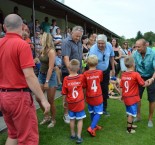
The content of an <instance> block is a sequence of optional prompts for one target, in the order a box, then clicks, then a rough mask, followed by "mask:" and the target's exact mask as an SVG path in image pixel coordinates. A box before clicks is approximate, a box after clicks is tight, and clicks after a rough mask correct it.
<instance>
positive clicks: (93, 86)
mask: <svg viewBox="0 0 155 145" xmlns="http://www.w3.org/2000/svg"><path fill="white" fill-rule="evenodd" d="M84 78H85V81H84V84H85V85H84V87H86V102H87V103H88V104H89V105H92V106H97V105H99V104H101V103H102V102H103V96H102V89H101V85H100V83H101V81H102V80H103V73H102V71H101V70H88V71H85V72H84Z"/></svg>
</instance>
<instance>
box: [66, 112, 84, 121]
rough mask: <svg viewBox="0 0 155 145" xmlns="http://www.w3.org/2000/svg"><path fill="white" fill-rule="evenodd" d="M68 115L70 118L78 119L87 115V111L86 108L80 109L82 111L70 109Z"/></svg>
mask: <svg viewBox="0 0 155 145" xmlns="http://www.w3.org/2000/svg"><path fill="white" fill-rule="evenodd" d="M68 116H69V119H76V120H80V119H83V118H85V117H86V113H85V111H84V110H82V111H80V112H73V111H70V110H69V111H68Z"/></svg>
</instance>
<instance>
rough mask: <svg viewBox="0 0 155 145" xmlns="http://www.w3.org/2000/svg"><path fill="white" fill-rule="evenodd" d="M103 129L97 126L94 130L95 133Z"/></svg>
mask: <svg viewBox="0 0 155 145" xmlns="http://www.w3.org/2000/svg"><path fill="white" fill-rule="evenodd" d="M101 129H102V127H101V126H99V125H96V127H95V128H94V130H95V131H97V130H101Z"/></svg>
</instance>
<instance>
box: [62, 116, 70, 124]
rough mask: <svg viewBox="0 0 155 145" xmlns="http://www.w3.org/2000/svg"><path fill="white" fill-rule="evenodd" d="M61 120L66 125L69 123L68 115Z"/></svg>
mask: <svg viewBox="0 0 155 145" xmlns="http://www.w3.org/2000/svg"><path fill="white" fill-rule="evenodd" d="M63 120H64V122H65V123H67V124H69V123H70V119H69V116H68V114H65V115H64V116H63Z"/></svg>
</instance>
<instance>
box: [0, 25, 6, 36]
mask: <svg viewBox="0 0 155 145" xmlns="http://www.w3.org/2000/svg"><path fill="white" fill-rule="evenodd" d="M4 36H5V33H4V31H3V26H2V24H1V23H0V38H2V37H4Z"/></svg>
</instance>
